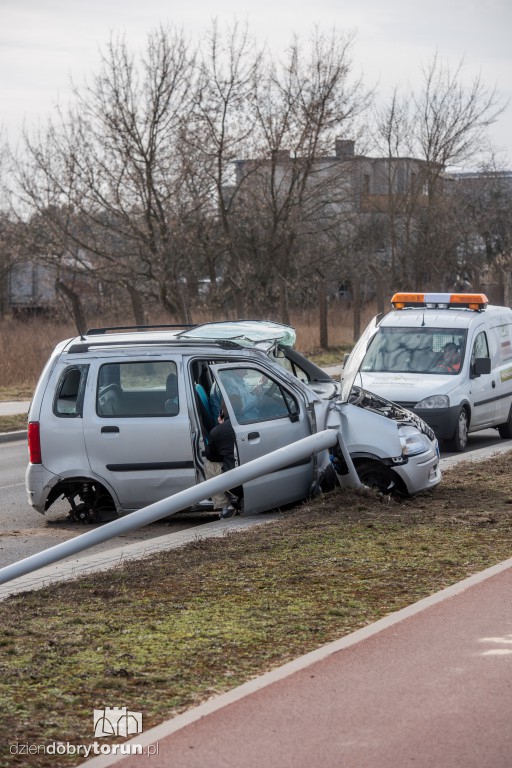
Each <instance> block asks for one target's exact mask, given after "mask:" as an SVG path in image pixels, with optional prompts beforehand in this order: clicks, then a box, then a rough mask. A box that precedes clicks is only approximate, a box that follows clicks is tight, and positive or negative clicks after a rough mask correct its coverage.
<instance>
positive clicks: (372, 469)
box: [356, 461, 397, 495]
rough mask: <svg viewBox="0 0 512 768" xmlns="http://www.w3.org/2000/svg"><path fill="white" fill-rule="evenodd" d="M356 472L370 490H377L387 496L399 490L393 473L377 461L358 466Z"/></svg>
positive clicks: (365, 462)
mask: <svg viewBox="0 0 512 768" xmlns="http://www.w3.org/2000/svg"><path fill="white" fill-rule="evenodd" d="M356 470H357V474H358V475H359V479H360V481H361V482H362V483H363V485H366V486H368V488H375V489H376V490H378V491H380V492H381V493H384V494H386V495H391V494H393V493H395V491H396V490H397V489H396V479H395V476H394V475H393V472H392V471H391V470H390V469H388V468H387V467H385V466H384V465H383V464H379V462H377V461H364V462H362V463H361V464H358V465H356Z"/></svg>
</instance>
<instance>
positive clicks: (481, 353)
mask: <svg viewBox="0 0 512 768" xmlns="http://www.w3.org/2000/svg"><path fill="white" fill-rule="evenodd" d="M477 357H490V355H489V345H488V343H487V334H486V333H485V331H480V333H479V334H478V336H477V337H476V339H475V343H474V344H473V350H472V352H471V365H473V364H474V362H475V360H476V359H477Z"/></svg>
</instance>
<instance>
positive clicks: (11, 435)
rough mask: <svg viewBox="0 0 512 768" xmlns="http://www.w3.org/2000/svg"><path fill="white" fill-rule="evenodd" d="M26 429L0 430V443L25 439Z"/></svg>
mask: <svg viewBox="0 0 512 768" xmlns="http://www.w3.org/2000/svg"><path fill="white" fill-rule="evenodd" d="M26 439H27V430H26V429H20V430H17V431H16V432H0V443H14V442H15V441H16V440H26Z"/></svg>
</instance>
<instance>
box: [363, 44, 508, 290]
mask: <svg viewBox="0 0 512 768" xmlns="http://www.w3.org/2000/svg"><path fill="white" fill-rule="evenodd" d="M502 111H503V106H502V105H500V103H499V99H498V97H497V94H496V91H495V90H493V89H488V88H486V87H485V85H484V84H483V83H482V81H481V79H480V78H479V77H477V78H474V79H473V81H472V82H471V84H470V85H469V86H466V85H465V84H464V81H463V63H462V62H461V63H459V65H458V66H457V67H456V68H455V70H454V71H453V72H452V71H451V70H450V68H449V67H448V66H447V65H445V64H443V63H442V62H441V60H440V58H439V56H438V55H437V54H436V55H435V56H434V57H433V58H432V60H431V61H430V62H429V64H428V65H427V66H426V67H425V69H424V84H423V88H422V89H421V91H420V92H419V93H414V92H410V93H406V94H405V95H403V96H400V95H399V93H398V91H396V90H395V92H394V93H393V94H392V97H391V99H390V101H389V103H388V104H387V105H385V106H384V108H380V109H379V110H377V112H376V120H375V126H376V138H377V143H378V146H379V147H380V148H381V149H382V150H383V151H384V153H385V156H386V157H387V158H388V160H389V165H388V170H389V175H388V200H387V210H386V214H387V225H388V236H387V245H388V249H389V254H390V259H389V278H388V279H389V281H390V283H391V284H392V285H393V286H394V288H395V289H396V288H400V287H410V288H415V289H420V288H422V287H426V286H427V285H429V284H431V285H434V286H436V287H438V288H440V287H442V283H443V282H444V276H445V275H446V274H447V273H449V272H453V269H454V265H455V262H456V259H457V247H458V242H459V240H460V237H462V232H461V231H460V227H458V215H457V211H456V208H454V202H455V201H454V198H453V196H451V195H447V194H446V192H447V190H446V181H445V171H446V169H447V167H448V166H454V165H458V164H463V163H466V162H468V161H469V160H474V159H475V158H476V157H477V156H478V155H479V154H481V153H482V151H483V150H484V149H485V148H486V147H487V146H488V141H487V129H488V128H489V126H490V125H492V124H493V123H494V122H495V121H496V120H497V119H498V117H499V115H500V114H501V112H502ZM400 158H404V159H405V158H414V160H409V161H407V164H408V165H409V169H408V170H407V169H405V173H406V181H405V184H403V185H402V189H400V190H398V186H399V185H398V184H397V173H400V174H404V168H405V160H402V161H401V162H400ZM398 192H399V193H398Z"/></svg>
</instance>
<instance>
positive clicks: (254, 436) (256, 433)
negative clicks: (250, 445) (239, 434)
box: [247, 432, 260, 442]
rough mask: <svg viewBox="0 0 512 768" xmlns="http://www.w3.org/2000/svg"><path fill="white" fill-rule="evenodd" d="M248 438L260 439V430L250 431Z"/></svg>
mask: <svg viewBox="0 0 512 768" xmlns="http://www.w3.org/2000/svg"><path fill="white" fill-rule="evenodd" d="M247 439H248V440H249V442H250V441H251V440H259V439H260V433H259V432H249V434H248V435H247Z"/></svg>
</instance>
